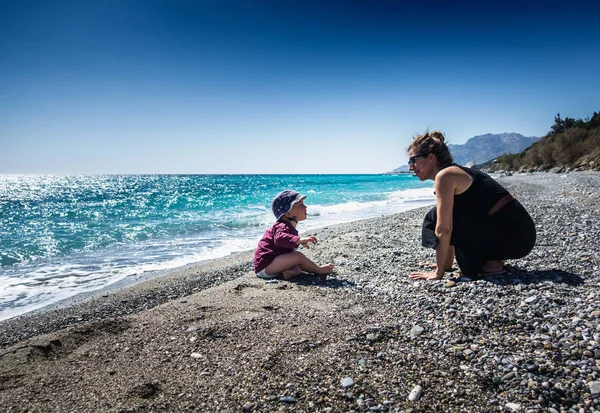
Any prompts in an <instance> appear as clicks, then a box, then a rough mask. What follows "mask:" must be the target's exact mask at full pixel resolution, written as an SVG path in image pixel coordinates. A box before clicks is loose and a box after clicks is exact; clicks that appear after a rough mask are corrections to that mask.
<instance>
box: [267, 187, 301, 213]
mask: <svg viewBox="0 0 600 413" xmlns="http://www.w3.org/2000/svg"><path fill="white" fill-rule="evenodd" d="M304 198H306V195H300V193H298V192H296V191H293V190H291V189H286V190H285V191H281V192H280V193H278V194H277V195H276V196H275V198H273V203H272V204H271V208H272V209H273V215H275V218H277V221H279V218H281V217H282V216H283V215H285V213H286V212H289V211H290V209H292V208H293V207H294V204H295V203H296V202H300V201H302V200H303V199H304Z"/></svg>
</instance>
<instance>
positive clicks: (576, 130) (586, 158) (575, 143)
mask: <svg viewBox="0 0 600 413" xmlns="http://www.w3.org/2000/svg"><path fill="white" fill-rule="evenodd" d="M481 167H484V168H486V169H489V170H490V171H497V170H505V171H546V170H550V169H555V170H556V171H562V170H586V169H594V170H600V113H597V112H594V115H593V116H592V117H591V118H588V119H585V120H582V119H573V118H569V117H567V118H565V119H561V117H560V114H557V115H556V116H555V118H554V125H552V127H551V131H550V132H549V133H548V134H547V135H546V136H544V137H543V138H541V139H540V140H539V141H537V142H535V143H534V144H532V145H531V146H530V147H529V148H527V149H526V150H524V151H523V152H521V153H519V154H512V155H503V156H500V157H498V158H497V159H495V160H494V161H493V162H492V163H488V164H484V165H481Z"/></svg>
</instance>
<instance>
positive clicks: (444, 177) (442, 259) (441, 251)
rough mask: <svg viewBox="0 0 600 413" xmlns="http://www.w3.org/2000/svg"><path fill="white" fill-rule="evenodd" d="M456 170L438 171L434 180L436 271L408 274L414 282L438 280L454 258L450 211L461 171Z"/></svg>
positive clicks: (452, 207)
mask: <svg viewBox="0 0 600 413" xmlns="http://www.w3.org/2000/svg"><path fill="white" fill-rule="evenodd" d="M454 169H457V168H452V167H450V168H447V169H445V170H443V171H440V172H439V173H438V174H437V176H436V178H435V193H436V197H437V206H436V209H437V210H436V215H437V218H436V226H435V235H436V237H437V239H438V246H437V247H436V249H435V253H436V254H435V255H436V271H435V272H416V273H412V274H410V278H413V279H416V280H439V279H441V278H442V277H443V276H444V270H445V269H446V268H447V267H449V265H448V263H449V262H450V265H451V262H452V261H451V260H453V258H454V248H452V247H451V246H450V239H451V237H452V211H453V209H454V194H455V192H456V188H457V185H458V182H459V181H460V179H461V176H460V173H461V172H462V171H460V170H458V171H454Z"/></svg>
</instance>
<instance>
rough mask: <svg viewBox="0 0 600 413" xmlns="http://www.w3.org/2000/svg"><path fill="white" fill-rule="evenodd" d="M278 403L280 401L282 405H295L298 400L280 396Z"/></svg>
mask: <svg viewBox="0 0 600 413" xmlns="http://www.w3.org/2000/svg"><path fill="white" fill-rule="evenodd" d="M279 401H280V402H283V403H296V402H297V401H298V400H296V399H295V398H294V397H292V396H281V397H280V398H279Z"/></svg>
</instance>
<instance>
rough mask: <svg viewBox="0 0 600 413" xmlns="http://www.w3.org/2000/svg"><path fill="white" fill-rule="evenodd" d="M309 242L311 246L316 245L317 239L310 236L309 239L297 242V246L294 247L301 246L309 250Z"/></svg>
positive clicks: (301, 239)
mask: <svg viewBox="0 0 600 413" xmlns="http://www.w3.org/2000/svg"><path fill="white" fill-rule="evenodd" d="M309 242H311V243H313V244H316V243H317V237H315V236H314V235H311V236H310V237H306V238H300V239H299V240H298V244H296V245H300V244H302V245H303V246H304V247H305V248H308V249H310V246H309V245H308V243H309Z"/></svg>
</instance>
